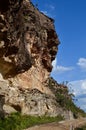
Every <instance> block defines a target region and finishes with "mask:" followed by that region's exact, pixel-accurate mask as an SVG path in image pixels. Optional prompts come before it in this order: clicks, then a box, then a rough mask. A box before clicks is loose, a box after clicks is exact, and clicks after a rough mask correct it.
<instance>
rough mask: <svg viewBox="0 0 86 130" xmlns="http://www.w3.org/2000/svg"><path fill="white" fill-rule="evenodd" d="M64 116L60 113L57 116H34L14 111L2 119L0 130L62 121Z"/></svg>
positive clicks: (20, 128) (15, 129) (11, 129)
mask: <svg viewBox="0 0 86 130" xmlns="http://www.w3.org/2000/svg"><path fill="white" fill-rule="evenodd" d="M62 119H63V118H62V117H61V116H60V115H59V116H57V117H46V116H41V117H40V116H39V117H32V116H27V115H21V114H20V113H14V114H11V115H10V116H8V117H6V118H4V119H0V130H22V129H25V128H28V127H31V126H34V125H37V124H44V123H49V122H55V121H57V122H58V121H60V120H62Z"/></svg>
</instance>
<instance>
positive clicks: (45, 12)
mask: <svg viewBox="0 0 86 130" xmlns="http://www.w3.org/2000/svg"><path fill="white" fill-rule="evenodd" d="M41 12H42V13H43V14H45V15H49V14H48V11H46V10H45V11H41Z"/></svg>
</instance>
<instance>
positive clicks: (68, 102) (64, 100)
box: [48, 78, 86, 118]
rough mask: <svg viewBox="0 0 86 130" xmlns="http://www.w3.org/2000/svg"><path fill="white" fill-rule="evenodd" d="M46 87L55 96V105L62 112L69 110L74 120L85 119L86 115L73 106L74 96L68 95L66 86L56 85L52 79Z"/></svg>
mask: <svg viewBox="0 0 86 130" xmlns="http://www.w3.org/2000/svg"><path fill="white" fill-rule="evenodd" d="M48 86H49V88H50V89H51V90H52V91H53V93H54V94H55V96H56V100H57V103H58V104H59V106H60V107H61V108H63V109H64V110H71V111H72V113H73V116H74V118H78V117H80V116H81V117H86V113H85V112H84V111H83V110H82V109H80V108H79V107H77V106H76V105H75V104H74V101H73V100H74V99H73V98H74V95H73V94H72V93H69V90H68V87H67V84H58V83H57V82H56V81H55V80H54V79H53V78H49V80H48Z"/></svg>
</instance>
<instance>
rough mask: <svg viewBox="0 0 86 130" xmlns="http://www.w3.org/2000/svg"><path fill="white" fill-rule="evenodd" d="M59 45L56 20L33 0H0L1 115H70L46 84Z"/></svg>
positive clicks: (67, 116)
mask: <svg viewBox="0 0 86 130" xmlns="http://www.w3.org/2000/svg"><path fill="white" fill-rule="evenodd" d="M58 45H59V39H58V36H57V34H56V31H55V27H54V20H53V19H51V18H49V17H47V16H45V15H44V14H43V13H41V12H40V11H39V10H38V9H37V8H36V7H34V5H33V4H32V3H31V1H30V0H6V1H5V0H0V115H1V116H3V115H4V114H10V113H11V112H17V111H19V112H21V113H22V114H28V115H48V116H57V115H58V114H61V115H63V116H64V117H65V118H69V117H70V115H69V111H68V110H63V108H62V107H60V106H59V104H58V103H57V101H56V97H55V93H54V91H52V89H50V88H49V87H48V86H47V81H48V78H49V76H50V72H51V70H52V64H51V63H52V61H53V60H54V59H55V56H56V53H57V50H58ZM57 86H58V85H57Z"/></svg>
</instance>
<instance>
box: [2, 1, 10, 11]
mask: <svg viewBox="0 0 86 130" xmlns="http://www.w3.org/2000/svg"><path fill="white" fill-rule="evenodd" d="M8 8H9V0H0V11H1V12H5V11H7V10H8Z"/></svg>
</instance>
